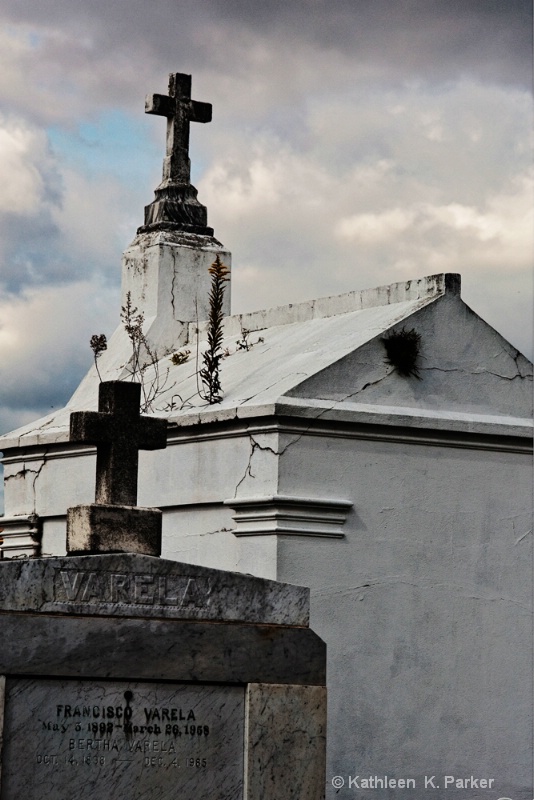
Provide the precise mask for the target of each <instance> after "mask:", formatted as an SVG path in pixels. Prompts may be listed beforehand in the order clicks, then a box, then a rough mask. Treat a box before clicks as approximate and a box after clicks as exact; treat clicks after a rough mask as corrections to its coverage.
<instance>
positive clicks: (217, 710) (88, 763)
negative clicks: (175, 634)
mask: <svg viewBox="0 0 534 800" xmlns="http://www.w3.org/2000/svg"><path fill="white" fill-rule="evenodd" d="M243 727H244V689H242V688H241V687H235V686H228V687H225V686H195V685H188V684H181V685H169V684H155V683H144V682H119V681H97V682H96V681H95V682H92V681H77V680H55V679H54V680H48V679H34V678H12V679H11V678H10V679H8V680H7V684H6V697H5V722H4V755H3V759H2V760H3V769H2V775H1V784H0V800H15V798H19V797H24V798H25V800H34V799H35V800H37V798H39V800H42V797H43V795H48V796H50V797H54V800H72V797H75V796H77V794H78V793H79V786H80V780H81V779H83V786H84V798H87V800H104V798H106V800H108V798H109V787H110V785H113V787H114V791H115V792H116V796H118V797H119V796H120V797H122V796H125V797H129V798H132V800H135V799H136V798H145V797H148V796H154V797H158V799H160V800H171V798H175V797H176V796H180V797H182V796H183V797H184V798H188V797H191V798H193V797H196V796H209V797H210V798H213V800H218V799H219V798H220V800H223V798H227V797H232V798H234V797H235V798H236V800H239V799H240V798H242V783H243V735H244V733H243Z"/></svg>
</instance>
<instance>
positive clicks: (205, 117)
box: [189, 100, 212, 122]
mask: <svg viewBox="0 0 534 800" xmlns="http://www.w3.org/2000/svg"><path fill="white" fill-rule="evenodd" d="M211 114H212V105H211V103H202V102H201V101H200V100H191V106H190V112H189V119H190V120H191V122H211Z"/></svg>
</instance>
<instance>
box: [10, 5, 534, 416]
mask: <svg viewBox="0 0 534 800" xmlns="http://www.w3.org/2000/svg"><path fill="white" fill-rule="evenodd" d="M0 17H1V19H2V25H1V29H0V37H1V40H0V62H1V68H0V181H1V186H2V191H1V192H0V432H5V431H8V430H11V429H13V428H15V427H17V426H19V425H21V424H23V423H25V422H28V421H30V420H31V419H34V418H37V417H39V416H41V415H43V414H45V413H48V412H49V411H50V409H51V408H53V407H58V406H60V405H63V404H64V402H65V401H66V400H67V399H68V397H69V395H70V393H71V392H72V391H73V389H74V388H75V386H76V385H77V383H78V381H79V379H80V377H81V376H82V375H83V373H84V372H85V370H86V369H87V368H88V367H89V365H90V363H91V356H92V354H91V351H90V349H89V347H88V340H89V337H90V335H91V334H92V333H101V332H105V333H107V334H110V333H111V332H112V330H113V329H114V328H115V326H116V324H117V322H118V314H119V305H120V303H119V281H120V255H121V251H122V250H123V249H124V248H125V247H126V245H127V244H128V243H129V242H130V241H131V239H132V238H133V236H134V234H135V230H136V227H137V226H138V225H140V224H142V219H143V216H142V215H143V206H144V205H145V204H146V203H149V202H150V201H151V200H152V198H153V189H154V188H155V186H156V185H157V183H158V182H159V180H160V174H161V161H162V157H163V151H164V139H165V131H164V129H165V122H164V120H162V119H161V118H159V117H154V116H145V114H144V96H145V94H146V93H149V92H160V93H165V92H166V88H167V75H168V73H169V72H171V71H176V72H187V73H191V74H192V75H193V97H194V98H196V99H198V100H205V101H208V102H211V103H212V104H213V122H212V123H211V124H209V125H193V126H192V132H191V155H192V161H193V182H194V183H195V185H196V186H197V188H198V189H199V199H200V200H201V202H203V203H204V204H205V205H207V206H208V212H209V221H210V224H211V225H213V227H214V228H215V235H216V237H217V238H218V239H219V240H220V241H221V242H223V244H224V245H225V246H226V247H228V248H229V249H230V250H231V251H232V253H233V264H234V273H233V310H234V311H244V310H252V309H254V308H259V307H264V306H270V305H277V304H281V303H285V302H290V301H299V300H304V299H307V298H310V297H314V296H320V295H325V294H336V293H339V292H343V291H348V290H351V289H356V288H364V287H369V286H377V285H380V284H384V283H390V282H393V281H399V280H406V279H409V278H415V277H421V276H423V275H430V274H433V273H437V272H445V271H447V272H460V273H462V276H463V296H464V299H465V300H466V302H467V303H468V304H469V305H471V306H472V307H473V308H474V309H475V310H476V311H477V312H478V313H479V314H481V315H482V316H483V317H484V318H485V319H486V320H487V321H488V322H490V323H491V324H492V325H493V326H494V327H496V328H497V329H498V330H499V331H500V332H501V333H503V334H504V335H505V336H506V337H507V338H508V339H509V340H510V341H511V342H512V343H513V344H514V345H515V346H516V347H518V348H519V349H521V350H522V351H523V352H525V354H526V355H528V356H531V355H532V344H531V317H532V312H531V298H532V253H533V241H532V237H533V234H532V229H533V221H532V207H533V202H532V200H533V189H532V183H533V181H532V177H533V176H532V163H531V145H532V142H531V138H530V136H531V134H530V130H531V125H532V98H531V81H532V78H531V75H532V72H531V62H532V43H531V38H532V19H531V2H530V0H261V2H260V0H256V2H254V0H150V1H149V2H147V0H91V2H87V0H39V2H34V3H28V2H27V1H26V0H3V2H2V4H1V7H0Z"/></svg>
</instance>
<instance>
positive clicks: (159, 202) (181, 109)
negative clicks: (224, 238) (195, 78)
mask: <svg viewBox="0 0 534 800" xmlns="http://www.w3.org/2000/svg"><path fill="white" fill-rule="evenodd" d="M145 113H146V114H158V115H159V116H162V117H167V153H166V155H165V158H164V160H163V179H162V181H161V183H160V185H159V186H158V187H157V188H156V191H155V199H154V200H153V201H152V202H151V203H150V204H149V205H148V206H145V224H144V225H142V226H141V227H140V228H138V230H137V232H138V233H150V232H152V231H161V230H172V231H185V232H187V233H194V234H198V235H200V236H213V228H209V227H208V212H207V209H206V207H205V206H203V205H202V204H201V203H199V201H198V199H197V190H196V189H195V187H194V186H193V185H192V183H191V162H190V160H189V126H190V123H191V122H210V121H211V104H210V103H200V102H199V101H198V100H191V75H184V74H183V73H181V72H171V74H170V75H169V94H168V95H166V94H152V95H147V98H146V101H145Z"/></svg>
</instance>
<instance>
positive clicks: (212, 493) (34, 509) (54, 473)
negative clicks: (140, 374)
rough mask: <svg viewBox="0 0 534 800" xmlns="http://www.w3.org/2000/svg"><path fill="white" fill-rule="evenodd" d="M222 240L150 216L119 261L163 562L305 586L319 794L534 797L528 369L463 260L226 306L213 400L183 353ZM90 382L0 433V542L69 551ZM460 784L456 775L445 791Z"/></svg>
mask: <svg viewBox="0 0 534 800" xmlns="http://www.w3.org/2000/svg"><path fill="white" fill-rule="evenodd" d="M217 254H219V256H220V258H221V260H222V262H223V263H225V264H226V265H227V266H230V255H229V253H228V252H227V251H226V250H225V249H224V248H223V247H222V245H221V244H220V243H219V242H218V241H217V240H216V239H215V238H213V236H211V235H209V234H197V233H194V232H190V231H179V230H173V229H170V228H169V229H165V227H162V228H160V229H152V230H143V229H141V232H140V233H138V235H137V236H136V238H135V239H134V242H133V243H132V245H131V246H130V247H129V248H128V249H127V250H126V252H125V255H124V260H123V273H122V287H123V289H122V291H123V299H122V304H123V305H125V303H126V302H127V297H128V293H130V295H129V296H130V297H131V300H132V302H133V304H134V305H135V306H136V307H137V308H138V310H139V311H140V312H142V313H143V315H144V320H145V322H144V333H145V335H146V337H147V339H148V341H149V342H150V344H151V347H152V349H156V350H157V351H158V353H159V354H161V355H162V354H164V353H165V355H162V357H161V360H160V361H159V376H160V390H159V391H158V392H157V396H156V397H155V399H154V401H153V403H152V405H151V410H152V411H153V412H154V413H155V414H157V416H166V417H167V418H168V421H169V430H168V444H167V448H166V449H165V450H158V451H154V452H143V453H141V454H140V472H139V495H138V502H139V505H142V506H154V507H158V508H160V509H162V511H163V552H162V555H163V557H165V558H168V559H172V560H178V561H182V562H186V563H191V564H199V565H203V566H207V567H217V568H220V569H228V570H234V571H239V572H245V573H251V574H253V575H256V576H260V577H265V578H271V579H275V580H279V581H282V582H286V583H294V584H301V585H305V586H309V587H311V623H310V624H311V626H312V627H313V629H314V630H315V631H316V632H317V633H318V634H319V636H321V638H323V639H324V640H325V642H326V643H327V647H328V658H329V663H328V691H329V730H328V759H329V760H328V768H327V775H328V780H329V781H330V783H327V788H326V797H327V798H334V797H337V796H338V795H337V794H336V789H335V788H334V786H333V785H332V784H331V781H332V778H334V777H336V778H337V779H342V780H343V781H344V786H345V788H346V789H349V788H351V791H356V790H357V789H358V788H359V789H360V790H364V789H366V788H381V787H382V786H383V784H380V783H378V784H377V785H376V787H373V786H372V784H362V783H361V781H362V780H369V779H370V778H372V779H374V778H380V780H382V781H383V780H384V778H385V776H387V779H388V780H394V781H395V780H403V779H407V778H410V779H413V780H414V781H415V782H416V783H415V786H416V789H415V791H414V790H413V788H410V797H421V798H422V797H427V792H428V791H429V787H428V786H427V787H426V788H425V781H424V778H425V776H426V777H432V776H434V785H436V786H441V788H444V786H445V777H447V778H451V777H453V778H454V781H456V780H459V781H462V780H464V778H465V779H466V778H467V777H473V779H476V780H478V779H480V780H489V779H493V781H494V782H493V784H491V787H492V796H495V797H503V796H507V797H511V798H513V800H519V798H521V799H522V800H524V799H525V798H527V797H530V798H531V797H532V794H531V793H532V786H531V780H532V752H533V746H532V651H533V639H532V617H531V607H532V594H533V575H532V501H531V488H532V407H531V406H532V367H531V364H530V363H529V362H528V360H527V359H526V358H525V357H524V356H523V355H521V354H520V353H519V352H518V351H517V350H516V349H515V348H514V347H513V346H512V345H510V344H509V343H508V342H507V341H506V340H505V339H504V338H503V337H502V336H501V335H500V334H499V333H498V332H497V331H495V330H494V329H493V328H491V327H490V326H489V325H488V324H487V323H485V322H484V321H483V320H482V319H481V318H480V317H479V316H477V314H476V313H475V312H474V311H472V310H471V309H470V308H469V307H468V306H467V305H466V304H465V303H464V302H463V301H462V299H461V292H460V277H459V276H458V275H451V274H447V275H434V276H430V277H426V278H420V279H415V280H412V281H408V282H407V283H397V284H393V285H391V286H384V287H379V288H377V289H371V290H363V291H354V292H350V293H348V294H344V295H340V296H336V297H327V298H321V299H318V300H314V301H310V302H305V303H298V304H290V305H287V306H283V307H280V308H274V309H269V310H265V311H258V312H254V313H250V314H241V315H233V316H232V315H229V316H227V317H226V319H225V323H224V330H225V339H224V344H223V348H224V349H225V350H227V353H228V355H227V356H226V357H225V358H224V359H223V361H222V367H221V384H222V390H223V399H222V402H220V403H218V404H213V405H210V404H208V403H207V402H205V401H204V400H202V399H201V397H200V396H199V393H198V383H199V380H198V369H199V364H198V363H197V358H196V353H197V351H198V353H200V354H202V352H203V350H204V349H205V347H206V335H207V333H206V331H207V324H206V322H204V321H203V320H205V319H206V317H207V314H208V308H209V305H208V300H207V298H208V293H209V281H210V276H209V274H208V268H209V266H210V265H211V264H212V263H213V261H214V259H215V256H216V255H217ZM258 291H260V292H261V286H259V287H258ZM229 299H230V284H228V285H227V295H226V301H227V302H228V303H229ZM228 310H229V309H228ZM197 320H201V322H198V321H197ZM399 334H400V339H401V340H402V339H403V337H404V338H406V337H407V336H408V338H409V336H410V334H411V335H412V341H413V337H414V335H415V337H416V338H417V337H420V338H419V339H418V342H419V353H418V355H417V359H416V364H415V368H414V370H413V372H416V373H417V374H402V370H400V369H399V367H398V365H397V366H395V365H394V364H393V363H391V358H388V350H387V344H386V341H385V340H388V339H390V337H392V336H395V335H397V336H399ZM247 348H248V349H247ZM177 351H180V352H181V353H186V351H190V352H189V354H188V358H187V361H185V363H182V364H179V365H174V364H173V363H172V362H171V360H170V354H171V353H174V352H177ZM390 356H391V354H390ZM130 359H131V346H130V342H129V340H128V337H127V335H126V332H125V330H124V327H123V325H122V324H119V326H118V328H117V330H116V331H115V333H114V334H113V336H112V337H111V339H110V341H109V344H108V349H107V351H105V352H104V353H103V354H102V356H101V357H100V359H99V361H98V367H99V370H100V375H101V377H102V379H103V380H117V379H121V378H129V377H130V373H131V360H130ZM167 371H168V374H167ZM153 378H154V374H153V372H151V370H147V372H146V373H145V379H146V381H147V382H148V383H149V382H150V381H151V380H153ZM163 379H165V381H166V383H165V386H163ZM99 380H100V379H99V376H98V374H97V371H96V369H95V368H94V367H93V368H92V369H90V370H89V372H88V374H87V375H86V377H85V378H84V380H83V381H82V383H81V384H80V386H79V388H78V389H77V391H76V392H75V393H74V395H73V396H72V398H71V399H70V401H69V403H68V404H67V406H66V407H65V408H64V409H62V410H59V411H55V412H53V413H52V414H50V415H49V416H47V417H45V418H43V419H41V420H38V421H37V422H35V423H33V424H30V425H27V426H25V427H23V428H20V429H19V430H17V431H14V432H13V433H10V434H7V435H6V436H4V437H2V439H0V448H1V449H2V450H3V452H4V465H5V477H4V481H5V517H4V518H3V519H0V528H1V529H3V530H2V533H0V536H1V537H2V544H1V545H0V546H1V550H2V555H3V557H4V558H12V557H24V556H28V557H32V556H34V555H62V554H64V553H65V524H66V523H65V518H66V510H67V508H68V507H70V506H75V505H81V504H84V503H90V502H92V498H93V496H94V475H95V466H94V459H95V455H94V453H95V451H94V448H93V447H91V446H87V445H76V444H73V443H72V442H69V431H68V424H69V415H70V413H71V412H72V411H74V410H87V409H96V404H97V397H98V383H99ZM351 779H352V780H353V782H352V785H351V784H350V781H351ZM354 780H356V783H354ZM341 785H342V784H341V783H340V782H339V780H338V787H339V786H341ZM485 786H487V785H485V784H482V788H484V787H485ZM384 788H395V786H393V785H391V784H388V785H387V786H385V787H384ZM430 788H432V787H431V786H430ZM469 788H470V787H469V786H461V785H460V783H453V782H451V781H449V782H448V783H447V797H449V796H450V797H455V796H458V797H466V796H467V795H466V789H469ZM471 788H473V787H471ZM475 788H476V787H475ZM495 791H496V792H497V794H494V792H495ZM347 796H348V792H347Z"/></svg>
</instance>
